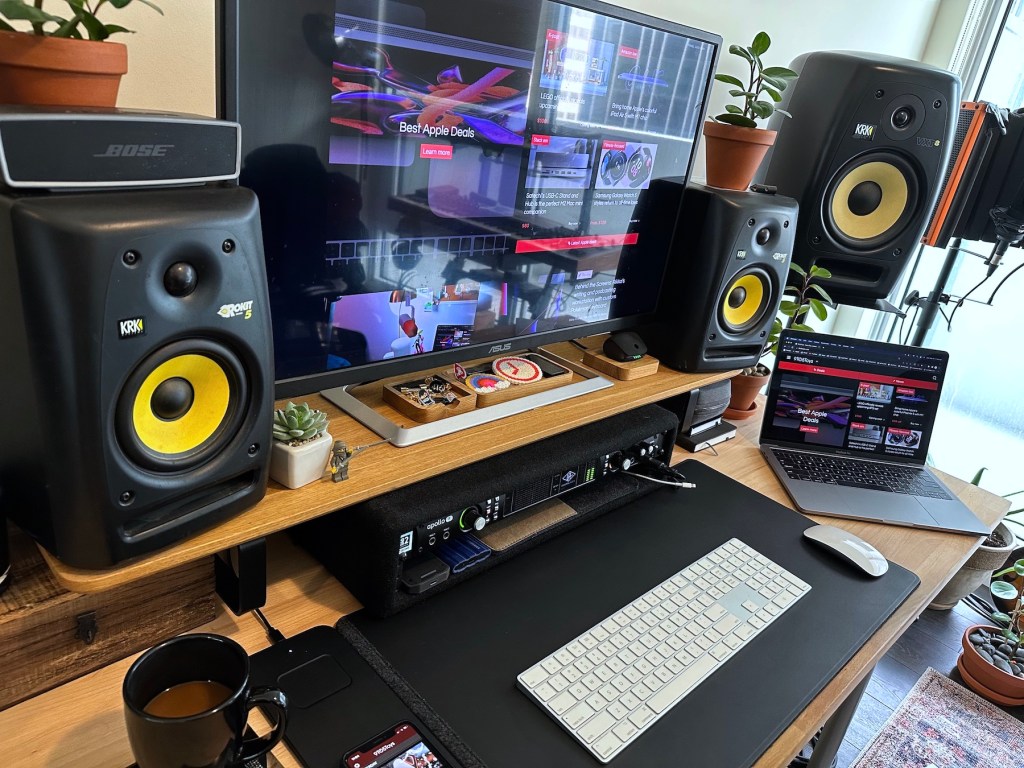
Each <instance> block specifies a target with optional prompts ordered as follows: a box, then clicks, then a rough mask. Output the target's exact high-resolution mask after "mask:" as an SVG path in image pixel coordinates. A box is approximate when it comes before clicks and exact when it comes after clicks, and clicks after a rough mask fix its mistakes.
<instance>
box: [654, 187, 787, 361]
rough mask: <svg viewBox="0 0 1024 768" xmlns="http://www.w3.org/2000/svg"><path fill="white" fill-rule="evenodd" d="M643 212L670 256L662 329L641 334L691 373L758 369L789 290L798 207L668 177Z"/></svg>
mask: <svg viewBox="0 0 1024 768" xmlns="http://www.w3.org/2000/svg"><path fill="white" fill-rule="evenodd" d="M644 205H645V208H644V210H645V216H647V218H646V220H647V221H648V222H650V225H649V226H650V231H649V233H648V242H649V243H650V247H651V248H656V249H658V250H659V251H660V250H661V249H668V252H669V258H668V266H667V268H666V273H665V279H664V281H663V282H662V289H661V297H660V299H659V301H658V311H657V321H656V322H655V323H653V324H650V325H648V326H646V327H644V328H642V329H640V334H641V336H642V337H643V339H644V341H645V342H646V343H647V346H648V349H649V351H650V352H651V354H652V355H654V357H656V358H658V359H659V360H660V361H661V362H662V363H664V364H665V365H667V366H669V367H670V368H675V369H677V370H681V371H688V372H699V371H721V370H730V369H733V368H745V367H747V366H750V365H754V364H755V363H757V361H758V359H759V358H760V355H761V350H762V349H763V347H764V344H765V342H766V340H767V338H768V332H769V330H770V329H771V326H772V321H773V320H774V319H775V315H776V313H777V312H778V309H779V303H780V301H781V299H782V291H783V289H784V288H785V286H786V278H787V275H788V272H789V263H790V254H791V252H792V250H793V235H794V232H795V231H796V228H797V204H796V201H795V200H793V199H791V198H788V197H785V196H783V195H772V194H766V193H760V192H741V191H735V190H728V189H717V188H715V187H707V186H704V185H701V184H694V183H690V184H689V185H688V186H684V185H683V184H682V183H681V182H680V181H678V180H673V179H662V180H658V181H655V182H654V183H653V184H652V185H651V187H650V189H649V190H648V196H647V198H646V201H645V203H644ZM646 212H649V215H648V213H646Z"/></svg>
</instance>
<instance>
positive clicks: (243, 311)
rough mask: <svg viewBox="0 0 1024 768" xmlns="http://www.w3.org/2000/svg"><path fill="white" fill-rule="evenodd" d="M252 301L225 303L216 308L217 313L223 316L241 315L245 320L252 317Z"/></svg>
mask: <svg viewBox="0 0 1024 768" xmlns="http://www.w3.org/2000/svg"><path fill="white" fill-rule="evenodd" d="M252 304H253V303H252V302H251V301H242V302H239V303H238V304H225V305H224V306H222V307H221V308H220V309H218V310H217V314H218V315H220V316H221V317H223V318H232V317H238V316H239V315H243V316H244V317H245V319H246V320H248V319H249V318H250V317H252Z"/></svg>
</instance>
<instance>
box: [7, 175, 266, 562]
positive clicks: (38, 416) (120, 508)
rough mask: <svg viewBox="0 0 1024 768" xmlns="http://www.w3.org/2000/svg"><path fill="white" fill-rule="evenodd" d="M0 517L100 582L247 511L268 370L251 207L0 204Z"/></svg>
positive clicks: (193, 199)
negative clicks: (95, 573)
mask: <svg viewBox="0 0 1024 768" xmlns="http://www.w3.org/2000/svg"><path fill="white" fill-rule="evenodd" d="M0 276H2V279H0V349H2V350H3V358H4V362H3V365H2V366H0V391H3V393H4V402H5V406H6V408H7V409H8V414H9V417H8V426H7V428H5V429H4V430H3V431H2V434H0V486H2V487H3V489H4V495H3V503H4V509H5V511H6V512H7V514H8V515H9V516H10V518H11V519H12V520H14V521H15V522H17V523H18V524H19V525H20V526H21V527H23V528H24V529H25V530H27V531H28V532H29V533H31V534H32V535H33V536H34V537H35V538H36V539H37V540H38V541H39V542H40V543H42V544H43V545H44V546H45V547H46V548H47V549H49V550H50V551H51V552H53V554H54V555H55V556H56V557H57V558H59V559H60V560H62V561H64V562H66V563H68V564H70V565H73V566H79V567H86V568H94V567H104V566H108V565H111V564H113V563H116V562H118V561H121V560H125V559H127V558H131V557H134V556H137V555H140V554H144V553H147V552H150V551H152V550H154V549H156V548H159V547H162V546H165V545H167V544H170V543H172V542H175V541H177V540H179V539H181V538H183V537H185V536H187V535H189V534H191V533H194V532H196V531H198V530H200V529H201V528H204V527H207V526H209V525H211V524H213V523H215V522H217V521H219V520H222V519H223V518H225V517H226V516H228V515H230V514H232V513H234V512H236V511H239V510H241V509H243V508H245V507H247V506H250V505H252V504H254V503H256V502H257V501H258V500H259V499H261V498H262V497H263V494H264V492H265V487H266V478H267V459H268V456H269V453H270V439H271V418H272V410H273V378H274V377H273V368H272V351H271V346H272V344H271V333H270V317H269V308H268V300H267V284H266V276H265V269H264V264H263V247H262V241H261V238H260V229H259V212H258V207H257V202H256V198H255V195H253V194H252V193H251V192H250V191H248V190H246V189H242V188H239V187H236V186H216V185H210V186H203V187H188V188H180V189H171V188H166V189H144V190H135V191H128V190H125V191H106V192H103V191H93V192H84V193H65V194H61V193H41V194H35V193H29V194H25V193H22V194H16V193H13V192H12V193H7V194H5V193H0Z"/></svg>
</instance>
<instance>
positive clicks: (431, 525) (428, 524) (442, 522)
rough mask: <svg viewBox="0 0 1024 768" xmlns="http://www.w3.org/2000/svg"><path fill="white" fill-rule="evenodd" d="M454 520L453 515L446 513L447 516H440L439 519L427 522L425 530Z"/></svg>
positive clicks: (430, 529)
mask: <svg viewBox="0 0 1024 768" xmlns="http://www.w3.org/2000/svg"><path fill="white" fill-rule="evenodd" d="M454 520H455V515H448V517H442V518H441V519H440V520H435V521H434V522H432V523H427V530H428V531H432V530H434V529H435V528H437V527H438V526H439V525H445V524H447V523H451V522H453V521H454Z"/></svg>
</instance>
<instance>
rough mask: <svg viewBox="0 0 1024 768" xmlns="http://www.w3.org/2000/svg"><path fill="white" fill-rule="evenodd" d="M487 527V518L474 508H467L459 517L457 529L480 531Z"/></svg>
mask: <svg viewBox="0 0 1024 768" xmlns="http://www.w3.org/2000/svg"><path fill="white" fill-rule="evenodd" d="M485 525H487V518H486V517H485V516H484V515H483V513H482V512H481V511H480V510H479V509H477V508H476V507H467V508H466V509H464V510H462V514H461V515H460V516H459V529H460V530H463V531H482V530H483V529H484V526H485Z"/></svg>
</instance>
